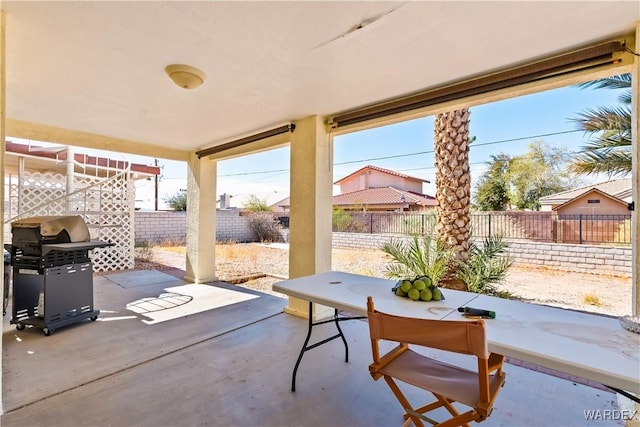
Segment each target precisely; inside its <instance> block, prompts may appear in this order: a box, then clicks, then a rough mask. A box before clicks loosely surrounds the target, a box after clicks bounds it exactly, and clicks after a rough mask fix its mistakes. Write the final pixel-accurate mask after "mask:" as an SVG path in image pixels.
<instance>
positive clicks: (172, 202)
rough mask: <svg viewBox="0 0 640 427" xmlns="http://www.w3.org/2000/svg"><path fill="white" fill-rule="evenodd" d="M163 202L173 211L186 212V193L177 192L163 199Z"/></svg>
mask: <svg viewBox="0 0 640 427" xmlns="http://www.w3.org/2000/svg"><path fill="white" fill-rule="evenodd" d="M163 200H164V202H165V203H166V204H167V205H169V207H170V208H171V209H173V210H174V211H186V210H187V192H186V191H178V192H177V193H174V194H172V195H170V196H168V197H165V198H164V199H163Z"/></svg>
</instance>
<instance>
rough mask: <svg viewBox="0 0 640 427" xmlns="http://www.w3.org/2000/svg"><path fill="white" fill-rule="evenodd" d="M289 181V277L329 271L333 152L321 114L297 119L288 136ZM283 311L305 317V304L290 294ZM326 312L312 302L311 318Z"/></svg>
mask: <svg viewBox="0 0 640 427" xmlns="http://www.w3.org/2000/svg"><path fill="white" fill-rule="evenodd" d="M290 180H291V214H290V223H289V229H290V235H289V243H290V248H289V277H290V278H295V277H300V276H306V275H309V274H316V273H323V272H326V271H330V270H331V238H332V227H331V211H332V195H333V153H332V141H331V137H330V135H329V134H328V133H327V129H326V126H325V124H324V120H323V118H322V117H318V116H312V117H307V118H306V119H303V120H300V121H298V122H296V130H295V132H293V135H292V137H291V178H290ZM285 312H287V313H290V314H293V315H296V316H300V317H308V303H307V302H306V301H302V300H300V299H297V298H292V297H290V298H289V305H288V306H287V307H286V308H285ZM328 314H331V315H332V314H333V310H331V309H329V308H328V307H324V306H319V305H317V304H316V305H315V308H314V313H313V315H314V318H323V317H326V316H327V315H328Z"/></svg>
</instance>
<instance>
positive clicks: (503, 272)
mask: <svg viewBox="0 0 640 427" xmlns="http://www.w3.org/2000/svg"><path fill="white" fill-rule="evenodd" d="M512 263H513V260H512V259H511V257H510V256H509V254H508V253H507V246H506V244H505V242H504V239H503V237H502V236H500V235H494V236H491V237H487V238H485V239H484V241H483V243H482V246H478V245H476V244H475V243H472V244H471V246H470V248H469V259H468V260H467V261H464V262H463V261H458V262H457V263H456V266H455V267H456V271H455V273H454V274H455V277H456V278H457V279H459V280H461V281H462V282H464V284H465V285H466V287H467V289H468V290H469V292H475V293H478V294H487V295H493V296H497V297H501V298H509V297H511V294H510V293H509V292H506V291H499V290H498V288H497V287H496V285H497V284H500V283H502V282H504V280H505V279H506V278H507V270H508V269H509V267H510V266H511V264H512Z"/></svg>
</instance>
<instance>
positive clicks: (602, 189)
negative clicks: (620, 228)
mask: <svg viewBox="0 0 640 427" xmlns="http://www.w3.org/2000/svg"><path fill="white" fill-rule="evenodd" d="M629 203H631V179H616V180H611V181H606V182H602V183H599V184H593V185H589V186H585V187H580V188H576V189H573V190H567V191H562V192H560V193H556V194H552V195H550V196H546V197H542V198H541V199H540V210H541V211H547V212H548V211H554V212H555V213H556V214H558V215H580V214H584V215H629V209H628V206H629Z"/></svg>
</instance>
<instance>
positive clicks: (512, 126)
mask: <svg viewBox="0 0 640 427" xmlns="http://www.w3.org/2000/svg"><path fill="white" fill-rule="evenodd" d="M619 94H620V91H618V90H607V89H589V88H587V89H580V88H577V87H566V88H562V89H556V90H553V91H548V92H543V93H537V94H533V95H528V96H522V97H518V98H512V99H508V100H505V101H500V102H495V103H491V104H485V105H482V106H477V107H472V108H471V124H470V134H471V135H472V136H475V137H476V140H475V142H474V143H473V144H472V145H471V148H470V154H469V156H470V163H471V174H472V187H473V186H474V184H475V182H476V181H477V179H478V178H479V177H480V176H481V175H482V173H483V171H484V170H485V168H486V162H487V161H489V160H490V156H491V155H496V154H499V153H505V154H509V155H519V154H523V153H525V152H526V151H527V148H528V144H530V143H531V142H533V141H537V140H543V141H544V142H545V143H547V144H549V145H551V146H554V147H566V149H567V150H568V151H570V152H575V151H578V150H580V147H581V146H583V145H584V144H585V143H586V142H588V140H589V136H588V135H585V134H584V133H583V132H582V131H577V124H576V123H575V122H574V121H573V120H572V119H575V118H576V117H577V116H578V114H579V113H580V112H582V111H585V110H587V109H591V108H597V107H600V106H609V105H616V104H618V99H617V98H618V96H619ZM561 132H566V133H561ZM552 134H555V135H552ZM384 157H390V158H386V159H384ZM381 158H382V159H381ZM161 162H162V161H161ZM369 164H371V165H375V166H379V167H383V168H386V169H391V170H394V171H398V172H402V173H405V174H407V175H411V176H415V177H418V178H423V179H426V180H429V181H430V183H429V184H424V186H423V192H424V193H425V194H429V195H435V168H434V154H433V117H426V118H422V119H416V120H411V121H406V122H402V123H398V124H395V125H390V126H385V127H380V128H375V129H369V130H366V131H361V132H355V133H351V134H347V135H340V136H336V137H335V138H334V177H333V181H334V182H335V181H337V180H339V179H340V178H342V177H345V176H347V175H349V174H351V173H352V172H354V171H356V170H358V169H360V168H361V167H363V166H366V165H369ZM288 170H289V148H288V147H287V148H280V149H276V150H271V151H267V152H263V153H259V154H254V155H251V156H244V157H240V158H236V159H230V160H225V161H221V162H219V163H218V181H217V189H218V194H222V193H227V194H231V195H232V196H233V197H232V199H231V200H232V206H236V207H242V203H243V202H244V201H245V200H246V199H247V198H248V197H249V196H251V195H256V196H257V197H259V198H260V199H263V200H266V201H267V202H268V203H270V204H272V203H275V202H277V201H279V200H281V199H283V198H285V197H288V196H289V172H288ZM185 171H186V166H183V169H182V172H178V171H174V168H173V165H169V164H166V165H165V168H164V170H163V176H162V178H161V180H160V193H161V195H162V194H163V193H165V192H166V191H167V190H168V189H174V191H177V190H176V189H177V187H176V185H175V184H178V183H179V184H178V187H179V186H180V185H182V187H181V188H186V184H183V182H184V181H183V180H181V177H183V176H184V173H185ZM606 179H607V178H606V177H601V176H600V177H584V181H585V184H589V183H593V182H597V181H602V180H606ZM168 191H169V194H171V190H168ZM148 192H149V193H152V192H153V188H152V187H151V188H150V189H149V190H148ZM337 193H338V188H337V187H335V186H334V194H337Z"/></svg>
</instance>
